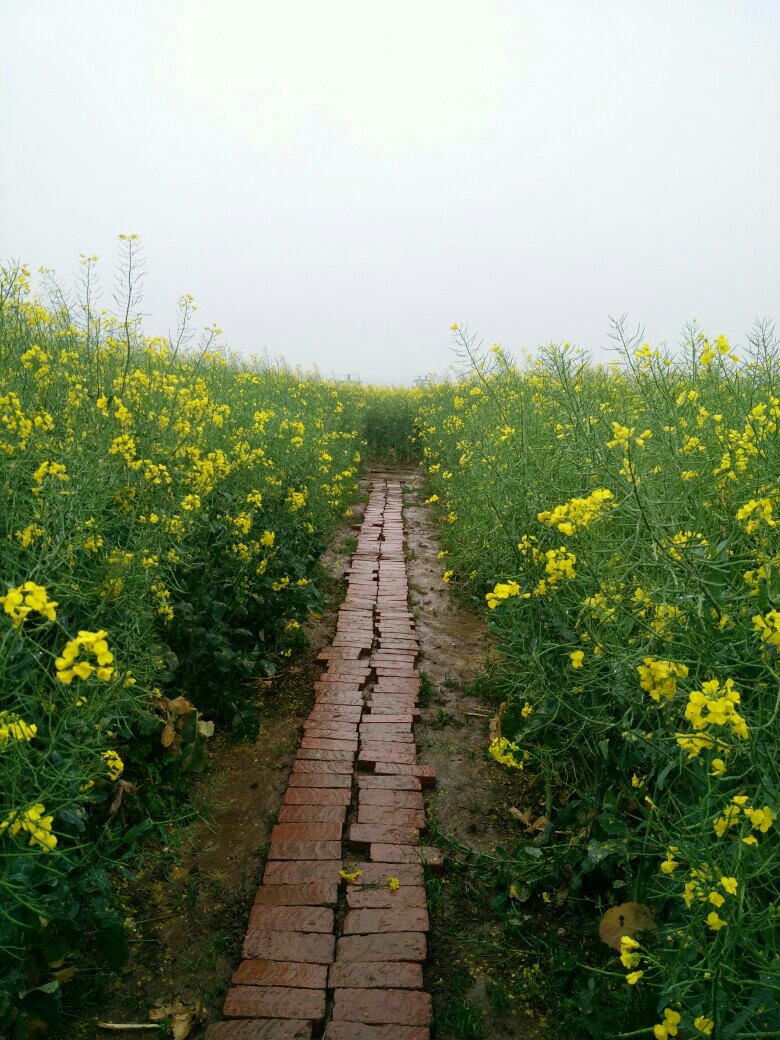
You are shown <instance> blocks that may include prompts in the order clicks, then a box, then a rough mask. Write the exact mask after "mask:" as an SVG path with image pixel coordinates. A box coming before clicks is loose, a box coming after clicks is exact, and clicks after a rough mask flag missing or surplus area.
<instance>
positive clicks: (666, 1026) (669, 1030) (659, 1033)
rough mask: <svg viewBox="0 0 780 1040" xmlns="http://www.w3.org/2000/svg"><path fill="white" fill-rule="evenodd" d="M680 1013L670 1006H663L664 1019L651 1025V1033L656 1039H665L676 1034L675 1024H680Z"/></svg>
mask: <svg viewBox="0 0 780 1040" xmlns="http://www.w3.org/2000/svg"><path fill="white" fill-rule="evenodd" d="M681 1017H682V1016H681V1015H680V1014H678V1012H677V1011H672V1009H671V1008H664V1020H663V1022H661V1023H659V1024H658V1025H656V1026H653V1035H654V1036H655V1038H656V1040H666V1038H667V1037H669V1036H677V1026H678V1025H679V1024H680V1019H681Z"/></svg>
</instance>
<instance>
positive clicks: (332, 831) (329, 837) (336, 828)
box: [271, 821, 341, 842]
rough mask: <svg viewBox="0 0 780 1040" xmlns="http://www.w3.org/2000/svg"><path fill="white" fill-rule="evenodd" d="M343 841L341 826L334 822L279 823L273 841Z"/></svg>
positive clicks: (273, 831)
mask: <svg viewBox="0 0 780 1040" xmlns="http://www.w3.org/2000/svg"><path fill="white" fill-rule="evenodd" d="M320 840H324V841H341V824H340V823H333V822H330V823H329V822H327V821H326V822H325V823H322V822H319V823H318V822H310V823H277V825H276V826H275V827H274V829H273V830H272V831H271V841H272V842H280V841H320Z"/></svg>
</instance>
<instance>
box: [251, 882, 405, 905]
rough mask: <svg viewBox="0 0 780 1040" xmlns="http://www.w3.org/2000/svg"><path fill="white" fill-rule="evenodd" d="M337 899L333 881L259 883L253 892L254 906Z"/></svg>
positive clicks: (332, 901)
mask: <svg viewBox="0 0 780 1040" xmlns="http://www.w3.org/2000/svg"><path fill="white" fill-rule="evenodd" d="M399 892H400V889H399ZM337 899H338V885H337V884H336V883H335V882H324V881H320V882H316V881H312V882H310V883H309V884H306V885H261V886H260V888H258V890H257V892H256V894H255V906H335V905H336V901H337ZM356 905H357V904H356Z"/></svg>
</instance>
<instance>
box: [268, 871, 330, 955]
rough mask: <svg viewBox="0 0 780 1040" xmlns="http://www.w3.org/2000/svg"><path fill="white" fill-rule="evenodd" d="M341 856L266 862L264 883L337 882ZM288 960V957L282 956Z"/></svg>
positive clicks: (301, 883)
mask: <svg viewBox="0 0 780 1040" xmlns="http://www.w3.org/2000/svg"><path fill="white" fill-rule="evenodd" d="M340 870H341V857H339V858H338V859H334V860H321V859H318V860H295V861H293V862H282V861H277V862H275V863H266V865H265V870H264V872H263V884H264V885H308V884H311V883H316V884H323V883H324V884H338V883H339V882H340V881H341V878H340V877H339V871H340ZM284 959H285V960H288V959H289V958H284Z"/></svg>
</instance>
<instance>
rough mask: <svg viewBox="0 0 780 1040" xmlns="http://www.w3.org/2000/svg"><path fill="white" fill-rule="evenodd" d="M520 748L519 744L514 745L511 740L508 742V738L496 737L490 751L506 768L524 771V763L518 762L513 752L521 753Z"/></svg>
mask: <svg viewBox="0 0 780 1040" xmlns="http://www.w3.org/2000/svg"><path fill="white" fill-rule="evenodd" d="M519 750H520V748H519V747H518V746H517V744H513V743H512V741H511V740H507V738H506V737H496V738H495V739H494V740H493V741H491V743H490V747H489V748H488V751H489V752H490V754H491V755H492V756H493V758H494V759H495V760H496V762H500V763H501V764H502V765H504V766H508V767H509V768H510V769H522V768H523V763H522V762H518V760H517V759H516V758H515V757H514V755H513V754H512V752H513V751H519Z"/></svg>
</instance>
